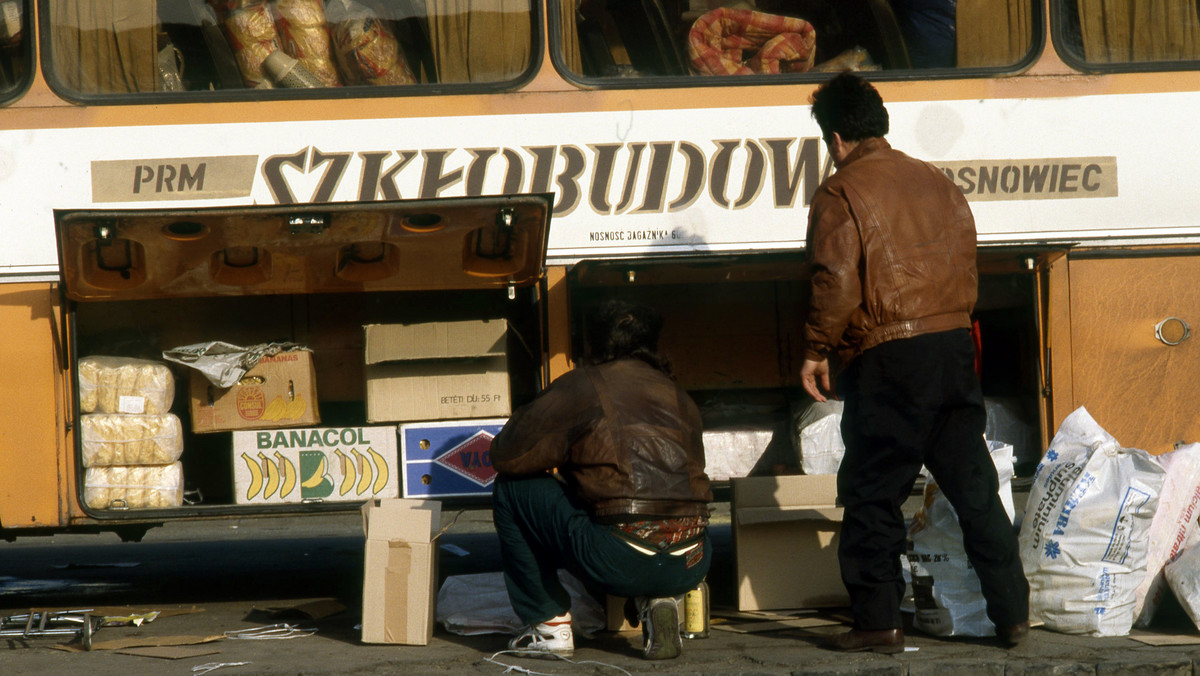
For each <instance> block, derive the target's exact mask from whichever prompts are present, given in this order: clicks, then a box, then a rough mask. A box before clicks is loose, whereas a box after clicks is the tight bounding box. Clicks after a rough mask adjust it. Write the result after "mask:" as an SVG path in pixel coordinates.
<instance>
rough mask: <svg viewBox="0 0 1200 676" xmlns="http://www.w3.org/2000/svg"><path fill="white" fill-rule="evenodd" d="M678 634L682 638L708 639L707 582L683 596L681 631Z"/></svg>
mask: <svg viewBox="0 0 1200 676" xmlns="http://www.w3.org/2000/svg"><path fill="white" fill-rule="evenodd" d="M680 634H682V635H683V637H684V638H708V582H706V581H704V580H701V581H700V585H699V586H697V587H696V588H695V589H693V590H691V591H689V592H688V593H687V594H684V596H683V631H681V632H680Z"/></svg>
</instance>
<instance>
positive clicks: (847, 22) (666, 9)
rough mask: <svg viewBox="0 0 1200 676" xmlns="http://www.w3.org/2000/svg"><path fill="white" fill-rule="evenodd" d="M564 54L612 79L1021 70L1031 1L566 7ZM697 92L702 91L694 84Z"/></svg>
mask: <svg viewBox="0 0 1200 676" xmlns="http://www.w3.org/2000/svg"><path fill="white" fill-rule="evenodd" d="M558 9H559V12H558V14H559V15H560V17H561V21H560V26H561V30H560V31H558V33H559V35H558V36H557V38H558V40H557V41H558V42H559V44H558V46H557V49H556V50H555V51H556V56H557V57H558V59H559V60H560V61H561V63H562V64H563V67H564V68H565V69H566V70H567V71H568V72H569V73H571V74H573V75H576V76H581V77H584V78H608V79H610V82H612V83H618V82H629V78H645V77H656V76H688V77H691V76H731V75H733V76H747V75H787V74H802V73H811V72H837V71H842V70H859V71H863V70H883V71H908V72H912V71H914V70H917V71H930V70H941V71H943V72H947V73H950V74H958V73H960V72H961V71H960V70H959V69H962V68H986V69H989V72H992V71H995V70H997V69H1001V70H1014V69H1016V68H1018V67H1020V66H1021V65H1022V64H1023V63H1024V62H1026V61H1027V60H1028V59H1029V58H1030V57H1031V56H1032V54H1031V50H1032V48H1033V45H1034V44H1035V43H1036V41H1035V40H1034V33H1035V30H1036V26H1037V25H1040V23H1041V22H1040V21H1039V20H1036V19H1037V16H1038V14H1037V12H1038V10H1037V7H1036V5H1035V3H1034V2H1033V1H1032V0H973V1H972V2H961V3H959V2H956V0H890V1H889V0H562V5H561V7H559V8H558ZM693 84H694V83H693Z"/></svg>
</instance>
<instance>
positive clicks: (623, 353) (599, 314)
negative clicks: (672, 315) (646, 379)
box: [587, 299, 671, 374]
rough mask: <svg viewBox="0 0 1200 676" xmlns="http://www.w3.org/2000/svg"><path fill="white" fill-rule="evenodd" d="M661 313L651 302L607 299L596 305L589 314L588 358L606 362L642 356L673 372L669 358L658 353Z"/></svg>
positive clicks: (647, 360) (594, 361)
mask: <svg viewBox="0 0 1200 676" xmlns="http://www.w3.org/2000/svg"><path fill="white" fill-rule="evenodd" d="M661 331H662V317H661V316H660V315H659V314H658V312H656V311H655V310H654V308H652V307H650V306H648V305H642V304H639V303H630V302H627V301H623V300H616V299H611V300H606V301H602V302H600V303H598V304H596V305H594V306H593V307H592V308H591V310H590V311H589V312H588V317H587V343H588V349H589V360H590V361H591V362H592V363H593V364H603V363H605V362H610V361H614V360H617V359H624V358H633V359H640V360H642V361H644V362H646V363H647V364H649V365H651V366H653V367H654V368H656V369H658V370H660V371H662V372H663V373H668V374H669V373H670V372H671V367H670V364H669V363H668V362H667V360H666V358H665V357H663V356H662V355H660V354H659V353H658V335H659V333H660V332H661Z"/></svg>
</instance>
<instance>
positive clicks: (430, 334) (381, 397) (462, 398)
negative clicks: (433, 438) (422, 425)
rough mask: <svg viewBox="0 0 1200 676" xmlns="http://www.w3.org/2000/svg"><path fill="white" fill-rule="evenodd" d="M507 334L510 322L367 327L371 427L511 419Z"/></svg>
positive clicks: (376, 325) (368, 395)
mask: <svg viewBox="0 0 1200 676" xmlns="http://www.w3.org/2000/svg"><path fill="white" fill-rule="evenodd" d="M507 330H508V324H507V322H505V321H504V320H502V319H493V320H477V321H455V322H428V323H422V324H369V325H367V326H365V327H363V331H364V348H363V358H364V361H365V363H366V381H367V393H366V399H367V420H368V421H369V422H413V421H421V420H459V419H466V418H488V417H500V416H507V415H509V414H510V413H511V412H512V410H511V407H510V403H509V389H508V384H509V383H508V358H507V350H506V341H507Z"/></svg>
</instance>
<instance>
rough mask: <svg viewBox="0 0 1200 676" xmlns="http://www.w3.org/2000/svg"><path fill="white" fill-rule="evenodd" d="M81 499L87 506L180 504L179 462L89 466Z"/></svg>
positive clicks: (119, 506) (95, 507)
mask: <svg viewBox="0 0 1200 676" xmlns="http://www.w3.org/2000/svg"><path fill="white" fill-rule="evenodd" d="M83 501H84V503H85V504H86V505H87V506H88V507H90V508H91V509H153V508H163V507H178V506H180V505H182V504H183V463H179V462H176V463H172V464H170V465H131V466H119V467H89V468H88V470H87V473H86V474H84V479H83Z"/></svg>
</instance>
